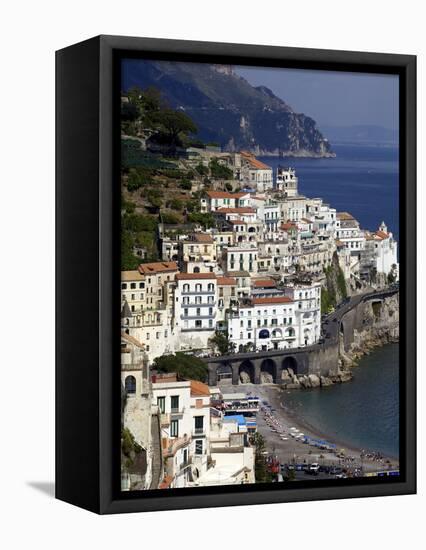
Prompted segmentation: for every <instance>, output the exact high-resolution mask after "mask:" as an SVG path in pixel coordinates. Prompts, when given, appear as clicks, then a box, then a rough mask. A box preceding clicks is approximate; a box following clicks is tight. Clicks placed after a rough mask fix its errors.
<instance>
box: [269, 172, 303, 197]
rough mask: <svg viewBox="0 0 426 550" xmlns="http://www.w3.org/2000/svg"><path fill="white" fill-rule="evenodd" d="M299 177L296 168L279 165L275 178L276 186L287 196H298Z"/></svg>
mask: <svg viewBox="0 0 426 550" xmlns="http://www.w3.org/2000/svg"><path fill="white" fill-rule="evenodd" d="M297 187H298V178H297V176H296V171H295V170H294V168H290V167H289V168H284V167H282V166H279V167H278V169H277V177H276V180H275V188H276V190H277V191H280V192H282V193H283V194H284V196H285V197H296V196H297V195H298V189H297Z"/></svg>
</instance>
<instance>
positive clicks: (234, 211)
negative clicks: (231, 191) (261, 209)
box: [217, 206, 256, 214]
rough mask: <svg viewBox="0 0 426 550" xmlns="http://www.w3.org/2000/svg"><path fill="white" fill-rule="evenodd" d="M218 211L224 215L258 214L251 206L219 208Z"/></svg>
mask: <svg viewBox="0 0 426 550" xmlns="http://www.w3.org/2000/svg"><path fill="white" fill-rule="evenodd" d="M217 211H218V212H222V213H223V214H256V210H255V209H254V208H251V207H250V206H240V207H237V208H226V207H224V206H222V207H221V208H218V209H217Z"/></svg>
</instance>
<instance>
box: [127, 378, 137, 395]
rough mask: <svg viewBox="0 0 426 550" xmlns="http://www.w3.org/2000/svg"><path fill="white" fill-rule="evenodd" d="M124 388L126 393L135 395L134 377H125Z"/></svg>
mask: <svg viewBox="0 0 426 550" xmlns="http://www.w3.org/2000/svg"><path fill="white" fill-rule="evenodd" d="M124 387H125V388H126V392H127V393H136V378H135V377H134V376H127V377H126V380H125V382H124Z"/></svg>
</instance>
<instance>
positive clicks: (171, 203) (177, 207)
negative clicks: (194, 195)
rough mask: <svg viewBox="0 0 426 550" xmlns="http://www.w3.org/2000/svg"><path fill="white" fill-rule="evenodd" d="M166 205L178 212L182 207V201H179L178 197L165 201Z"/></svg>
mask: <svg viewBox="0 0 426 550" xmlns="http://www.w3.org/2000/svg"><path fill="white" fill-rule="evenodd" d="M167 206H168V207H169V208H171V209H172V210H177V211H178V212H180V211H181V210H182V209H183V201H181V200H180V199H171V200H170V201H169V202H168V203H167Z"/></svg>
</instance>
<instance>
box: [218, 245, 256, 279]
mask: <svg viewBox="0 0 426 550" xmlns="http://www.w3.org/2000/svg"><path fill="white" fill-rule="evenodd" d="M258 252H259V250H258V248H257V246H256V245H254V244H253V245H250V244H248V245H245V246H231V247H226V248H224V249H223V266H224V271H227V272H228V273H230V274H231V272H232V271H247V272H248V273H250V275H253V274H256V273H257V256H258Z"/></svg>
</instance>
